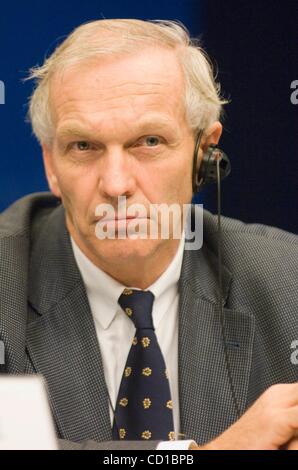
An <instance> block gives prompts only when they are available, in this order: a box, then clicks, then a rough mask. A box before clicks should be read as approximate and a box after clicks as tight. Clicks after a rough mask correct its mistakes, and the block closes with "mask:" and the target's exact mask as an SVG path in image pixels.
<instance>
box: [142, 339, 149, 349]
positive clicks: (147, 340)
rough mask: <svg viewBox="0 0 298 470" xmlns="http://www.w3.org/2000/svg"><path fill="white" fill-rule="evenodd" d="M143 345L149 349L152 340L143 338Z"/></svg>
mask: <svg viewBox="0 0 298 470" xmlns="http://www.w3.org/2000/svg"><path fill="white" fill-rule="evenodd" d="M142 345H143V348H148V346H149V345H150V338H147V336H145V338H142Z"/></svg>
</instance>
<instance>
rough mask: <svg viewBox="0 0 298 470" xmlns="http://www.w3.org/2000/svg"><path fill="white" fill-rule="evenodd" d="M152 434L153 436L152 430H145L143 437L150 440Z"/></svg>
mask: <svg viewBox="0 0 298 470" xmlns="http://www.w3.org/2000/svg"><path fill="white" fill-rule="evenodd" d="M151 436H152V434H151V432H150V431H144V432H143V433H142V439H146V440H148V439H151Z"/></svg>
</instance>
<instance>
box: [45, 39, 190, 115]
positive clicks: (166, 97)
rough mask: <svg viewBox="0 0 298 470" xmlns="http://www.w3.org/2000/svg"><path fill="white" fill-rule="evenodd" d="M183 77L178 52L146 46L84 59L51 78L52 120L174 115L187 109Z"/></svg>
mask: <svg viewBox="0 0 298 470" xmlns="http://www.w3.org/2000/svg"><path fill="white" fill-rule="evenodd" d="M184 86H185V85H184V76H183V72H182V68H181V65H180V63H179V61H178V59H177V57H176V54H175V53H174V52H173V51H171V50H167V49H163V48H148V49H145V50H144V51H141V52H140V53H135V54H131V55H125V56H122V57H117V58H116V57H113V58H106V57H104V58H100V60H98V61H96V62H95V61H92V62H90V61H89V62H88V61H85V62H81V63H78V64H76V65H75V66H71V67H69V68H67V69H66V70H65V71H64V72H63V73H57V74H56V76H54V77H53V79H52V82H51V87H50V99H51V111H52V114H53V117H54V121H56V122H61V120H62V121H63V120H65V119H78V118H81V119H83V118H84V119H88V120H93V121H95V120H96V119H99V120H100V119H101V118H103V116H104V119H105V122H108V120H109V119H117V118H119V115H120V114H119V113H121V116H123V117H124V116H125V119H130V118H131V119H139V118H142V117H143V116H144V113H146V112H152V111H153V112H159V113H160V114H163V115H164V117H165V116H167V115H168V116H169V117H171V118H179V117H181V115H182V114H183V113H184V101H183V98H184Z"/></svg>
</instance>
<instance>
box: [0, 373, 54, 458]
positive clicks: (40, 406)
mask: <svg viewBox="0 0 298 470" xmlns="http://www.w3.org/2000/svg"><path fill="white" fill-rule="evenodd" d="M0 449H1V450H15V449H16V450H41V449H42V450H56V449H57V441H56V436H55V431H54V425H53V421H52V416H51V413H50V408H49V404H48V399H47V393H46V388H45V385H44V382H43V381H42V379H41V378H40V377H38V376H35V375H34V376H8V375H6V376H3V375H2V376H0Z"/></svg>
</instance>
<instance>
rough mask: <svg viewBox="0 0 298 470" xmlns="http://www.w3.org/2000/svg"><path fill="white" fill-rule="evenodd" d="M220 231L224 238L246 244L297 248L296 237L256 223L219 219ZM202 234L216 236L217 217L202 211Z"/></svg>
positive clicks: (228, 218)
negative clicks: (283, 245)
mask: <svg viewBox="0 0 298 470" xmlns="http://www.w3.org/2000/svg"><path fill="white" fill-rule="evenodd" d="M221 231H222V234H223V236H224V238H227V236H229V237H230V240H231V241H233V240H235V241H236V240H238V241H240V240H241V241H242V240H243V242H245V243H247V244H250V243H252V244H255V243H260V244H262V243H266V242H268V244H269V245H272V246H274V245H276V246H278V245H282V244H285V245H293V248H294V247H297V248H298V235H296V234H294V233H291V232H287V231H285V230H283V229H280V228H277V227H272V226H269V225H264V224H258V223H245V222H242V221H241V220H237V219H233V218H230V217H225V216H222V217H221ZM204 233H205V234H206V235H207V238H208V235H210V236H212V235H213V234H217V215H214V214H211V213H210V212H208V211H206V210H204Z"/></svg>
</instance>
